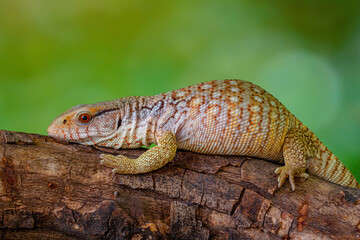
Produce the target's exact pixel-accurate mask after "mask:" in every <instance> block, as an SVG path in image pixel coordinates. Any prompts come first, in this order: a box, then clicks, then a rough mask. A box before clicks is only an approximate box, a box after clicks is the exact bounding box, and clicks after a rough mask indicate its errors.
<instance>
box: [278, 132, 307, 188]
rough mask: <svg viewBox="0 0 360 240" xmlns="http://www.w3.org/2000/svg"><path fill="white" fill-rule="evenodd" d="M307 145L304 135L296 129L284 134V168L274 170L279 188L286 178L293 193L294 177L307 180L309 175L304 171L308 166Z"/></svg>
mask: <svg viewBox="0 0 360 240" xmlns="http://www.w3.org/2000/svg"><path fill="white" fill-rule="evenodd" d="M309 144H310V142H309V141H308V138H306V135H305V134H303V133H302V132H301V131H300V130H298V129H291V130H289V132H288V133H287V134H286V137H285V140H284V146H283V156H284V161H285V166H283V167H279V168H277V169H276V170H275V173H276V174H279V177H278V187H279V188H280V187H281V186H282V185H283V184H284V182H285V180H286V178H289V181H290V185H291V189H292V190H293V191H295V180H294V177H302V178H305V179H307V178H308V176H309V175H308V174H307V173H305V171H306V169H307V165H308V164H307V159H306V152H308V148H309V146H308V145H309Z"/></svg>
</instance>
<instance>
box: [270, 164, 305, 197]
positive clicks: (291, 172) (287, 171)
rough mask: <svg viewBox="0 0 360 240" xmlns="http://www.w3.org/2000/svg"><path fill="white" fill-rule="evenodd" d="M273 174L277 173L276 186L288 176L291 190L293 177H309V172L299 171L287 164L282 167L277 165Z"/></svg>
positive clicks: (293, 181) (293, 184) (279, 186)
mask: <svg viewBox="0 0 360 240" xmlns="http://www.w3.org/2000/svg"><path fill="white" fill-rule="evenodd" d="M275 174H279V177H278V188H281V186H282V185H283V184H284V182H285V180H286V178H288V177H289V181H290V185H291V190H293V191H295V180H294V177H302V178H305V179H307V178H308V177H309V174H307V173H305V172H300V173H299V171H298V170H296V169H295V168H294V167H292V166H288V165H285V166H283V167H278V168H277V169H276V170H275Z"/></svg>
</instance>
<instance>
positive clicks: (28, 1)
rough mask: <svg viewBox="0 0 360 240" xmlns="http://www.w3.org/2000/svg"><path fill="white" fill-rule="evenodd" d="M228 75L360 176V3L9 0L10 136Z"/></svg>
mask: <svg viewBox="0 0 360 240" xmlns="http://www.w3.org/2000/svg"><path fill="white" fill-rule="evenodd" d="M226 78H239V79H244V80H248V81H252V82H254V83H256V84H258V85H260V86H262V87H263V88H265V89H267V90H268V91H269V92H271V93H272V94H274V95H275V96H276V97H277V98H278V99H279V100H280V101H281V102H282V103H284V105H285V106H287V108H288V109H290V110H291V111H292V112H293V113H294V114H295V115H296V116H297V117H298V118H299V119H300V120H302V121H303V123H305V124H306V125H307V126H308V127H309V128H310V129H312V130H313V131H314V132H315V134H316V135H317V136H318V137H319V138H320V139H321V140H322V141H323V142H324V143H325V145H326V146H327V147H328V148H329V149H331V150H332V151H333V152H334V153H335V154H336V155H337V156H338V157H339V158H340V159H341V160H342V161H343V162H344V163H345V164H346V165H347V166H348V167H349V168H350V170H351V171H352V172H353V173H354V174H355V175H356V177H357V179H358V180H360V1H357V0H354V1H347V0H343V1H334V0H323V1H321V0H318V1H310V0H305V1H301V2H299V1H285V0H284V1H250V0H248V1H240V0H230V1H212V0H207V1H202V0H199V1H188V0H183V1H158V0H155V1H145V0H143V1H139V0H127V1H95V0H84V1H76V0H74V1H73V0H72V1H69V0H64V1H34V0H22V1H18V0H14V1H3V0H0V129H6V130H13V131H24V132H32V133H40V134H46V128H47V126H48V125H49V124H50V122H51V121H52V120H53V119H54V118H55V117H56V116H57V115H59V114H60V113H62V112H64V111H65V110H67V109H68V108H70V107H72V106H74V105H78V104H84V103H94V102H98V101H104V100H111V99H115V98H119V97H124V96H132V95H153V94H156V93H161V92H166V91H170V90H174V89H177V88H181V87H184V86H187V85H191V84H194V83H198V82H202V81H208V80H213V79H226Z"/></svg>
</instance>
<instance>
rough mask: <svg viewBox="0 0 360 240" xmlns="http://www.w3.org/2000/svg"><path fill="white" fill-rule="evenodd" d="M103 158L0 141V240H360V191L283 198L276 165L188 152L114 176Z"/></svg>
mask: <svg viewBox="0 0 360 240" xmlns="http://www.w3.org/2000/svg"><path fill="white" fill-rule="evenodd" d="M102 150H106V151H107V152H112V153H120V154H124V155H126V156H129V157H137V156H138V155H140V154H141V153H142V152H143V151H145V150H141V149H138V150H112V149H102ZM100 153H101V151H100V150H99V148H94V147H89V146H82V145H78V144H67V143H60V142H57V141H55V140H53V139H51V138H49V137H46V136H41V135H36V134H25V133H18V132H10V131H0V159H1V162H0V179H1V181H0V238H1V239H360V189H352V188H347V187H342V186H339V185H336V184H332V183H329V182H327V181H324V180H321V179H319V178H316V177H312V176H311V177H310V178H309V179H308V180H307V181H305V182H299V179H297V188H296V191H295V192H292V191H291V190H290V186H289V184H288V183H286V184H285V185H284V186H283V187H282V188H281V189H280V190H277V188H276V185H277V182H276V176H275V174H274V170H275V168H276V167H278V165H276V164H274V163H270V162H267V161H264V160H261V159H255V158H249V157H241V156H215V155H202V154H195V153H191V152H185V151H179V152H178V153H177V154H176V157H175V159H174V160H173V161H172V162H171V163H169V164H167V165H166V166H165V167H163V168H161V169H159V170H157V171H155V172H151V173H147V174H140V175H119V174H116V175H111V174H110V172H111V169H109V168H107V167H104V166H102V165H100V164H99V154H100Z"/></svg>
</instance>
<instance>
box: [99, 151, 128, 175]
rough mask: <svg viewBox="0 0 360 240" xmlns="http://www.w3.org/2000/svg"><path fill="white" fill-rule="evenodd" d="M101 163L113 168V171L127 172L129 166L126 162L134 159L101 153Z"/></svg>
mask: <svg viewBox="0 0 360 240" xmlns="http://www.w3.org/2000/svg"><path fill="white" fill-rule="evenodd" d="M100 158H101V160H100V164H102V165H104V166H106V167H110V168H112V169H113V170H112V173H125V172H127V170H128V168H129V166H128V164H126V163H127V162H128V161H131V160H132V159H130V158H127V157H125V156H123V155H116V156H114V155H111V154H101V155H100Z"/></svg>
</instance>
